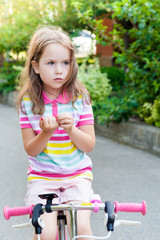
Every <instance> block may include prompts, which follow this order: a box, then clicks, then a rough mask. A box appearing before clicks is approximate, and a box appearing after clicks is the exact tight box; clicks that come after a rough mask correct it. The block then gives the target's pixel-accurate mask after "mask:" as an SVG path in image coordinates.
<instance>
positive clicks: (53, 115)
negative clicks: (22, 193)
mask: <svg viewBox="0 0 160 240" xmlns="http://www.w3.org/2000/svg"><path fill="white" fill-rule="evenodd" d="M77 71H78V67H77V63H76V60H75V55H74V48H73V46H72V42H71V39H70V37H69V36H68V34H67V33H65V32H63V31H62V30H60V29H59V28H57V27H42V28H39V29H38V30H37V31H36V32H35V33H34V35H33V37H32V39H31V41H30V45H29V49H28V53H27V60H26V64H25V68H24V70H23V72H22V74H21V81H20V86H21V88H20V92H19V97H18V109H19V121H20V126H21V131H22V138H23V144H24V148H25V151H26V152H27V154H28V159H29V163H30V165H29V169H28V186H27V194H26V197H25V201H26V204H27V205H31V204H37V203H43V204H44V203H45V202H44V201H45V200H42V199H40V198H39V197H38V195H39V194H44V193H53V192H54V193H56V194H57V195H58V196H59V198H56V199H54V200H53V203H71V202H74V203H76V202H77V203H79V202H89V200H90V196H91V194H92V193H93V191H92V188H91V183H92V172H91V169H92V162H91V160H90V158H89V157H88V156H87V155H86V152H90V151H91V150H92V149H93V147H94V145H95V133H94V125H93V124H94V122H93V113H92V108H91V104H90V97H89V94H88V92H87V90H86V89H85V87H84V86H83V84H82V83H81V82H79V81H78V79H77ZM57 199H58V201H57ZM56 214H57V213H56V212H53V213H45V214H43V215H42V218H43V220H44V222H45V228H44V229H43V231H42V235H41V239H42V240H54V239H56V234H57V226H56ZM79 234H83V235H92V231H91V227H90V212H89V211H79V212H78V235H79ZM33 239H34V240H36V239H37V237H36V235H35V236H34V238H33Z"/></svg>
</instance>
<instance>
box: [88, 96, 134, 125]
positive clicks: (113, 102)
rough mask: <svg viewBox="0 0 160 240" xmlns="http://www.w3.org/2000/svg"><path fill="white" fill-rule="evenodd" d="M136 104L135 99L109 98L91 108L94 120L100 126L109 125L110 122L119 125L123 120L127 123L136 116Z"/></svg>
mask: <svg viewBox="0 0 160 240" xmlns="http://www.w3.org/2000/svg"><path fill="white" fill-rule="evenodd" d="M137 107H138V103H137V102H136V101H135V97H134V96H133V95H130V96H128V97H126V96H111V97H108V98H106V100H105V101H103V102H97V103H96V104H95V105H94V106H93V110H94V113H95V118H96V119H97V120H98V122H99V123H100V124H103V125H104V124H109V123H110V122H116V123H120V122H122V121H123V120H124V121H128V120H129V118H130V117H131V116H134V115H135V114H136V109H137Z"/></svg>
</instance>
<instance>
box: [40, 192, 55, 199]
mask: <svg viewBox="0 0 160 240" xmlns="http://www.w3.org/2000/svg"><path fill="white" fill-rule="evenodd" d="M38 197H40V198H41V199H46V200H53V198H58V195H57V194H56V193H45V194H40V195H38Z"/></svg>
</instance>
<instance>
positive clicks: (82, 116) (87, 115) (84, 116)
mask: <svg viewBox="0 0 160 240" xmlns="http://www.w3.org/2000/svg"><path fill="white" fill-rule="evenodd" d="M84 118H93V114H85V115H81V116H80V119H84Z"/></svg>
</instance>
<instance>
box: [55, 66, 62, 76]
mask: <svg viewBox="0 0 160 240" xmlns="http://www.w3.org/2000/svg"><path fill="white" fill-rule="evenodd" d="M55 71H56V74H61V73H62V66H61V65H60V64H57V65H56V70H55Z"/></svg>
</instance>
